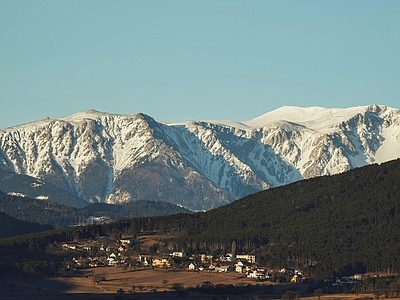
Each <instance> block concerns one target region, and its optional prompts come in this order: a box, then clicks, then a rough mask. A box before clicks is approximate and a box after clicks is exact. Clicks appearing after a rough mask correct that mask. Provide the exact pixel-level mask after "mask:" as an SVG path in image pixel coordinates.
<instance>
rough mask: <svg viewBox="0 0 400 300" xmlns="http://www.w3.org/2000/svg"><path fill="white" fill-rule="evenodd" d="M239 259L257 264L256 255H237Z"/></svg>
mask: <svg viewBox="0 0 400 300" xmlns="http://www.w3.org/2000/svg"><path fill="white" fill-rule="evenodd" d="M236 258H237V259H240V260H242V261H243V260H245V261H248V262H249V263H251V264H254V263H255V262H256V256H255V255H250V254H237V255H236Z"/></svg>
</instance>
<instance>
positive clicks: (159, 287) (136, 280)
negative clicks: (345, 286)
mask: <svg viewBox="0 0 400 300" xmlns="http://www.w3.org/2000/svg"><path fill="white" fill-rule="evenodd" d="M90 271H93V275H94V276H96V274H101V275H102V276H103V277H105V280H104V281H100V282H99V283H96V282H94V276H93V275H91V276H88V277H85V276H82V277H69V278H57V279H29V280H27V279H23V280H21V279H7V280H6V281H5V282H2V283H3V284H2V285H1V286H0V299H16V300H25V299H54V300H58V299H64V300H70V299H74V300H81V299H82V300H83V299H100V300H102V299H104V300H106V299H117V297H118V296H122V299H124V300H126V299H128V300H129V299H131V300H133V299H138V300H140V299H148V300H151V299H165V300H168V299H193V300H194V299H196V300H205V299H209V300H212V299H230V300H244V299H246V300H250V299H280V298H281V296H282V294H283V293H284V292H285V291H286V290H288V289H289V288H291V287H293V285H274V287H273V294H270V293H269V294H266V292H265V289H266V286H267V285H271V284H272V283H270V282H265V283H256V282H255V281H253V280H250V279H247V278H243V277H240V276H239V274H237V273H234V272H232V273H214V272H212V273H211V272H189V271H165V270H161V269H146V270H135V271H124V270H122V268H119V267H105V268H96V269H91V270H90ZM86 274H89V273H88V272H87V273H86ZM205 281H210V282H212V283H213V284H214V285H218V284H225V285H233V286H235V287H237V288H238V290H239V289H240V287H243V286H247V285H248V284H251V285H252V286H253V289H252V290H251V292H247V293H245V294H243V293H239V294H236V293H234V294H232V295H211V294H203V293H192V292H191V293H189V294H186V295H184V296H180V295H178V293H177V292H176V291H173V289H172V285H173V284H174V283H179V284H182V285H183V286H184V287H185V288H189V287H195V286H196V285H201V284H202V283H203V282H205ZM11 286H12V289H11V288H10V287H11ZM133 286H134V288H133ZM119 289H123V290H124V294H123V295H118V294H117V290H119ZM306 289H307V285H305V284H301V285H298V286H297V292H298V294H299V296H300V297H302V298H303V299H307V300H318V299H317V297H306V296H307V294H306ZM224 296H225V297H226V298H224ZM257 297H258V298H257ZM120 299H121V298H120ZM321 299H322V300H356V299H358V300H372V299H374V297H373V296H372V295H345V294H340V295H324V296H323V297H321ZM392 299H394V298H392Z"/></svg>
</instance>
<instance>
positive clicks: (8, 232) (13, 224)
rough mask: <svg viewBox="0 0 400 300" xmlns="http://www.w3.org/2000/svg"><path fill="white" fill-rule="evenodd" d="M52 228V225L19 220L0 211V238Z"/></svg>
mask: <svg viewBox="0 0 400 300" xmlns="http://www.w3.org/2000/svg"><path fill="white" fill-rule="evenodd" d="M52 229H53V227H52V226H49V225H41V224H36V223H29V222H25V221H21V220H18V219H15V218H13V217H10V216H9V215H7V214H5V213H3V212H0V238H5V237H9V236H15V235H23V234H27V233H33V232H40V231H45V230H52Z"/></svg>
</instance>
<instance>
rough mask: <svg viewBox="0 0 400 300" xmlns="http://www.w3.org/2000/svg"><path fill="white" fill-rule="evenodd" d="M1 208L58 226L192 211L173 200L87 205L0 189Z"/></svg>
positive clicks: (15, 214)
mask: <svg viewBox="0 0 400 300" xmlns="http://www.w3.org/2000/svg"><path fill="white" fill-rule="evenodd" d="M0 211H2V212H4V213H6V214H8V215H10V216H12V217H14V218H17V219H19V220H23V221H27V222H34V223H39V224H43V225H51V226H53V227H55V228H63V227H70V226H74V225H78V224H79V225H85V224H87V220H88V218H89V217H90V216H95V217H97V216H104V217H107V219H108V220H110V221H116V220H119V219H121V218H134V217H149V216H160V215H168V214H176V213H188V212H189V211H188V210H186V209H184V208H182V207H179V206H177V205H175V204H172V203H167V202H156V201H147V200H140V201H135V202H129V203H125V204H123V205H114V204H106V203H95V204H90V205H88V206H85V207H83V208H75V207H71V206H68V205H64V204H60V203H56V202H52V201H46V200H38V199H31V198H27V197H21V196H13V195H7V194H4V193H1V192H0Z"/></svg>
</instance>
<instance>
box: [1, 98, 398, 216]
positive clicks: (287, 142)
mask: <svg viewBox="0 0 400 300" xmlns="http://www.w3.org/2000/svg"><path fill="white" fill-rule="evenodd" d="M399 120H400V112H399V110H398V109H393V108H388V107H385V106H377V105H371V106H360V107H353V108H345V109H340V108H335V109H332V108H329V109H328V108H322V107H309V108H301V107H292V106H285V107H282V108H279V109H277V110H274V111H271V112H268V113H266V114H263V115H261V116H259V117H257V118H255V119H252V120H250V121H246V122H236V121H229V120H228V121H227V120H225V121H190V122H180V123H162V122H157V121H156V120H154V119H153V118H152V117H150V116H148V115H145V114H142V113H139V114H110V113H103V112H98V111H95V110H89V111H84V112H80V113H76V114H73V115H71V116H67V117H64V118H60V119H47V120H42V121H38V122H33V123H29V124H24V125H21V126H16V127H12V128H8V129H5V130H0V168H2V169H5V170H10V171H13V172H16V173H19V174H25V175H29V176H33V177H35V178H39V179H45V180H46V181H48V182H50V183H52V184H53V185H56V186H58V187H60V188H62V189H65V190H66V191H68V192H70V193H73V194H74V195H76V196H77V197H81V198H84V199H85V200H87V201H89V202H108V203H119V202H127V201H132V200H139V199H146V200H163V201H168V202H172V203H175V204H178V205H181V206H184V207H186V208H189V209H191V210H204V209H210V208H214V207H217V206H220V205H223V204H226V203H229V202H231V201H233V200H235V199H238V198H240V197H243V196H246V195H248V194H250V193H254V192H257V191H260V190H263V189H267V188H270V187H276V186H279V185H284V184H288V183H291V182H293V181H296V180H301V179H304V178H311V177H315V176H321V175H331V174H337V173H340V172H345V171H347V170H349V169H352V168H355V167H360V166H364V165H366V164H371V163H381V162H385V161H388V160H392V159H395V158H399V157H400V124H399V123H400V121H399Z"/></svg>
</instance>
